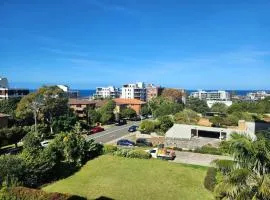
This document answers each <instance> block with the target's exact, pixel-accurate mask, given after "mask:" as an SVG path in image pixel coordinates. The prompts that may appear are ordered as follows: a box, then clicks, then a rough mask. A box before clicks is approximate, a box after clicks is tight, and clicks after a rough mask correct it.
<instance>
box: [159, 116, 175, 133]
mask: <svg viewBox="0 0 270 200" xmlns="http://www.w3.org/2000/svg"><path fill="white" fill-rule="evenodd" d="M158 120H159V122H160V130H161V131H162V132H163V133H166V132H167V131H168V130H169V129H170V128H171V127H172V126H173V121H172V118H171V117H170V116H168V115H167V116H162V117H160V118H158Z"/></svg>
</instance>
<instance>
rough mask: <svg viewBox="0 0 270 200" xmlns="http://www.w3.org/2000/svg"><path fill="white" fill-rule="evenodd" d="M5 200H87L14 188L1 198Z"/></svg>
mask: <svg viewBox="0 0 270 200" xmlns="http://www.w3.org/2000/svg"><path fill="white" fill-rule="evenodd" d="M1 199H3V200H11V199H12V200H13V199H14V200H15V199H16V200H86V198H84V197H80V196H76V195H69V194H61V193H57V192H53V193H47V192H44V191H42V190H36V189H30V188H26V187H14V188H11V189H7V190H6V192H5V193H4V194H3V195H2V196H1Z"/></svg>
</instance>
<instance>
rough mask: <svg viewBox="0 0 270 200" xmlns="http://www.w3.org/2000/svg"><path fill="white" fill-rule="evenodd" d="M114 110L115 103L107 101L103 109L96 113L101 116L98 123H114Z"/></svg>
mask: <svg viewBox="0 0 270 200" xmlns="http://www.w3.org/2000/svg"><path fill="white" fill-rule="evenodd" d="M114 109H115V102H114V101H113V100H109V101H108V102H107V103H106V104H105V105H104V106H103V107H101V108H100V109H99V110H98V111H99V113H100V114H101V118H100V121H101V122H102V123H108V122H111V121H114V118H115V116H114Z"/></svg>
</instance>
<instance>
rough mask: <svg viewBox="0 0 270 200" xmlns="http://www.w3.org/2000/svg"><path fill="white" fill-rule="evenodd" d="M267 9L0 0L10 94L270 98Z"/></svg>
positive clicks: (265, 0)
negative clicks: (113, 91)
mask: <svg viewBox="0 0 270 200" xmlns="http://www.w3.org/2000/svg"><path fill="white" fill-rule="evenodd" d="M269 10H270V1H269V0H224V1H223V0H204V1H202V0H184V1H182V0H76V1H74V0H23V1H22V0H0V76H2V77H7V78H8V79H9V82H10V85H11V86H12V87H27V88H37V87H40V86H41V85H44V84H67V85H69V86H70V87H71V88H73V89H92V88H95V87H97V86H107V85H116V86H121V85H122V84H126V83H132V82H137V81H144V82H147V83H154V84H156V85H162V86H166V87H177V88H185V89H264V90H266V89H270V20H269V19H270V12H269Z"/></svg>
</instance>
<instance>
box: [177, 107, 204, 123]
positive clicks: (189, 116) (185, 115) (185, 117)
mask: <svg viewBox="0 0 270 200" xmlns="http://www.w3.org/2000/svg"><path fill="white" fill-rule="evenodd" d="M199 119H200V117H199V116H198V114H197V113H196V112H195V111H193V110H190V109H184V110H183V111H182V112H179V113H176V114H175V115H174V120H175V122H176V123H178V124H197V123H198V121H199Z"/></svg>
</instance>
